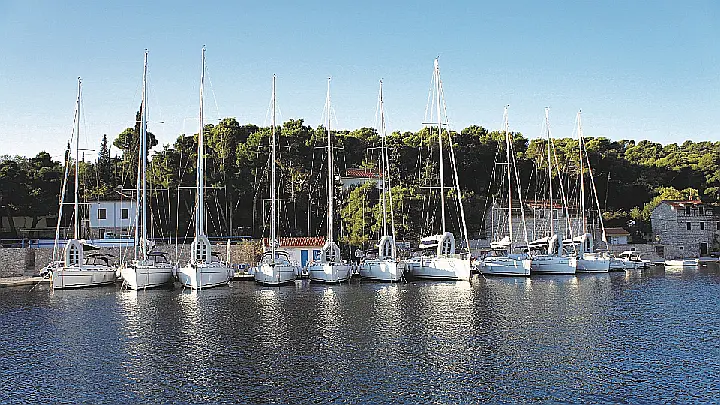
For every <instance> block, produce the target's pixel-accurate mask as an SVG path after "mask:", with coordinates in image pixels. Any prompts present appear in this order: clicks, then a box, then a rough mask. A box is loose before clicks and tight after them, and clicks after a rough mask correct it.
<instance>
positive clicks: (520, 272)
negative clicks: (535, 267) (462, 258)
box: [480, 256, 532, 277]
mask: <svg viewBox="0 0 720 405" xmlns="http://www.w3.org/2000/svg"><path fill="white" fill-rule="evenodd" d="M531 263H532V260H530V259H513V258H510V257H507V256H490V257H486V258H485V260H483V266H482V267H481V268H480V273H482V274H485V275H488V276H525V277H527V276H530V267H531Z"/></svg>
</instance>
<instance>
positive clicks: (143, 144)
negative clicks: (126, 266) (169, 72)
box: [135, 49, 148, 260]
mask: <svg viewBox="0 0 720 405" xmlns="http://www.w3.org/2000/svg"><path fill="white" fill-rule="evenodd" d="M147 60H148V50H147V49H146V50H145V66H144V68H143V87H142V108H141V114H140V115H141V118H140V120H141V123H140V159H142V172H141V173H142V174H141V176H142V237H141V239H140V243H141V244H142V258H143V260H146V259H147V177H146V176H147ZM135 209H136V210H137V207H135ZM135 224H136V226H137V222H136V223H135ZM136 251H137V249H136Z"/></svg>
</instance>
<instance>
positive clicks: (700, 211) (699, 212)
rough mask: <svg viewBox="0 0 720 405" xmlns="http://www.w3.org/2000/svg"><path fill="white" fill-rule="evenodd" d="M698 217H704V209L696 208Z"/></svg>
mask: <svg viewBox="0 0 720 405" xmlns="http://www.w3.org/2000/svg"><path fill="white" fill-rule="evenodd" d="M698 215H705V208H704V207H698Z"/></svg>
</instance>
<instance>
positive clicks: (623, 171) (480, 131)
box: [0, 118, 720, 245]
mask: <svg viewBox="0 0 720 405" xmlns="http://www.w3.org/2000/svg"><path fill="white" fill-rule="evenodd" d="M136 121H138V120H136ZM138 131H139V127H138V126H137V125H136V126H135V127H132V128H128V129H126V130H125V131H123V132H122V133H121V134H119V135H118V136H117V137H116V138H115V139H114V141H113V145H114V146H115V147H117V148H118V149H119V150H120V151H121V154H120V156H117V157H111V156H110V153H109V146H108V139H107V137H104V138H103V141H102V143H101V145H100V149H99V150H100V152H99V153H98V158H97V160H96V161H93V162H81V163H80V173H81V175H80V191H81V195H82V199H83V200H84V201H95V200H102V199H114V200H117V199H122V198H125V199H127V198H132V189H134V187H135V181H136V180H135V179H136V174H137V167H138V148H137V143H138V142H137V140H138ZM278 132H279V157H278V162H277V163H278V175H279V179H280V188H281V190H280V194H279V198H280V199H281V204H280V221H281V223H280V229H281V233H282V234H283V235H296V236H300V235H308V234H309V235H323V234H324V230H325V226H326V224H325V214H326V212H327V206H326V205H327V204H326V202H325V200H326V197H325V192H326V191H325V184H326V182H327V180H326V177H325V171H326V166H325V165H326V162H325V154H326V151H325V150H324V149H322V147H323V146H324V145H325V144H326V131H325V129H324V128H323V127H318V128H312V127H310V126H307V125H305V124H304V122H303V120H301V119H298V120H289V121H287V122H285V123H283V125H282V126H281V128H279V129H278ZM270 134H271V130H270V128H267V127H258V126H255V125H240V124H239V123H238V122H237V121H236V120H235V119H234V118H226V119H223V120H222V121H220V122H219V123H218V124H216V125H206V126H205V139H206V151H207V152H206V153H207V155H206V167H207V172H206V178H207V185H208V187H212V189H209V190H208V192H207V195H208V198H207V200H206V204H207V206H208V216H209V218H208V221H207V222H208V232H209V233H210V234H212V235H250V236H253V237H260V236H263V235H265V234H266V227H267V220H268V218H267V217H268V212H269V209H268V208H267V207H268V202H267V198H268V195H269V192H268V171H269V168H268V167H269V164H268V163H269V162H268V156H269V153H268V152H269V146H268V145H269V136H270ZM333 136H334V144H335V145H336V147H338V150H337V151H336V167H337V173H336V174H337V175H342V174H344V171H345V169H346V168H350V167H360V168H374V167H377V165H378V163H377V160H378V151H377V149H374V148H376V147H377V146H378V144H379V143H380V138H379V137H378V134H377V132H376V131H375V130H374V129H371V128H361V129H357V130H354V131H334V132H333ZM436 137H437V135H436V134H435V133H432V134H431V133H430V132H428V131H427V130H426V129H423V130H420V131H418V132H415V133H413V132H403V133H400V132H395V133H393V134H391V135H389V136H388V138H387V144H388V147H389V155H390V160H391V168H390V170H391V173H390V174H391V181H392V186H393V191H394V195H393V205H394V207H395V226H396V229H397V231H398V233H399V238H401V239H403V238H404V239H414V238H417V237H418V236H419V235H421V234H424V233H426V232H432V231H433V229H432V228H433V224H435V223H437V221H438V219H437V218H438V216H439V212H438V211H437V208H436V207H437V205H438V204H435V203H434V202H436V200H437V198H438V197H437V193H436V192H433V190H432V189H430V188H426V187H425V186H431V185H435V184H437V182H438V179H437V172H438V170H437V154H438V147H437V138H436ZM149 138H150V143H149V145H150V146H156V145H157V141H156V140H155V137H154V136H152V134H150V135H149ZM501 139H503V136H502V134H500V133H498V132H490V131H488V130H487V129H485V128H482V127H479V126H470V127H468V128H465V129H463V130H462V131H460V132H453V133H452V141H453V151H452V152H453V153H454V154H455V157H456V161H457V171H458V175H459V178H460V186H461V188H462V191H463V204H464V207H465V212H466V219H467V224H468V231H469V234H470V237H477V236H478V235H481V234H482V233H483V231H484V229H483V219H484V212H485V209H486V207H487V204H488V196H489V195H491V194H492V192H493V185H492V184H491V178H492V177H493V176H492V174H493V171H494V169H495V157H496V153H497V152H498V149H499V148H504V144H503V143H501V142H498V141H499V140H501ZM446 144H447V143H446ZM196 147H197V134H195V135H194V136H186V135H181V136H179V137H178V138H177V140H176V141H175V143H174V144H173V145H164V146H162V148H161V149H160V150H157V148H156V150H155V152H154V153H153V154H152V156H151V160H150V164H149V166H148V167H149V171H150V174H149V177H150V179H151V183H152V190H153V195H154V198H153V207H152V208H151V211H152V215H153V233H154V235H155V236H174V235H175V234H176V233H177V234H179V235H180V236H184V235H187V234H188V233H189V230H190V229H192V220H191V218H192V214H193V210H194V203H195V200H194V193H193V191H192V189H191V188H189V187H192V186H194V184H195V162H196V158H197V155H196ZM513 147H514V150H515V153H516V156H517V161H518V162H517V165H518V167H519V168H520V171H521V173H520V178H521V181H522V182H523V184H524V185H523V188H524V192H525V194H526V195H528V196H532V195H535V196H537V195H538V192H539V191H540V190H541V189H542V188H543V187H544V186H543V184H545V183H546V181H547V180H546V178H547V176H546V175H545V177H543V175H542V173H544V170H545V169H544V168H546V164H547V162H546V160H547V158H546V156H547V149H546V148H547V143H546V141H545V140H542V139H534V140H528V139H526V138H525V137H523V136H522V135H521V134H519V133H515V134H513ZM586 147H587V150H588V157H589V160H590V162H591V165H592V169H593V174H594V179H595V185H596V187H597V196H598V199H599V201H600V205H601V206H602V208H603V210H604V211H605V214H604V215H605V218H606V221H607V222H609V224H610V225H614V226H626V227H627V226H630V227H631V228H632V229H631V230H632V231H634V232H636V233H637V235H638V236H639V235H640V234H641V233H640V231H642V230H644V229H645V228H646V227H647V220H648V216H649V209H650V208H652V206H653V205H654V204H656V203H657V200H658V199H659V198H681V197H699V198H702V199H703V200H704V201H707V202H715V201H718V199H719V198H720V172H719V171H718V156H720V154H719V152H720V142H698V143H694V142H690V141H687V142H685V143H683V144H681V145H678V144H670V145H666V146H663V145H661V144H659V143H654V142H650V141H640V142H637V143H636V142H635V141H631V140H620V141H612V140H609V139H606V138H587V139H586ZM554 148H555V153H556V155H557V159H558V163H559V165H557V167H556V168H555V171H554V176H553V177H554V180H553V181H554V182H560V181H563V182H568V183H569V179H572V178H573V176H577V174H576V173H577V167H578V164H577V163H578V162H577V160H578V155H579V154H578V142H577V140H576V139H570V138H560V139H555V140H554ZM445 152H448V151H445ZM445 156H446V159H447V156H449V153H446V155H445ZM63 173H64V168H63V163H62V162H57V161H53V160H52V159H51V157H50V155H48V154H47V153H45V152H41V153H39V154H38V155H37V156H35V157H32V158H25V157H8V156H5V157H2V158H0V209H1V210H2V213H1V215H2V216H3V217H6V218H12V217H18V216H28V217H32V218H35V219H36V220H37V218H40V217H42V216H48V215H49V216H52V215H56V213H57V209H58V201H59V197H58V196H59V192H60V188H61V183H62V178H63ZM445 174H446V177H447V178H446V182H445V184H446V185H451V184H452V177H451V175H452V168H451V166H449V165H448V166H447V167H446V170H445ZM337 183H338V193H337V196H338V201H337V203H338V205H339V207H340V208H339V209H338V210H337V212H338V216H339V217H340V218H341V219H342V220H341V221H336V222H338V223H339V224H340V225H339V226H338V232H340V235H341V237H342V238H343V240H344V241H346V242H349V243H351V244H353V245H361V244H364V243H366V242H368V241H372V240H374V239H375V238H376V237H377V231H378V228H379V221H380V218H381V212H380V209H379V204H378V201H379V193H378V191H377V189H376V188H374V187H372V186H371V185H367V186H364V187H358V188H356V189H353V190H352V191H349V192H339V190H340V187H339V182H337ZM678 190H681V191H678ZM72 193H73V190H72V182H70V184H69V185H68V189H67V192H66V196H71V195H72ZM451 194H453V191H452V190H450V191H449V192H448V195H451ZM540 196H541V197H542V198H545V197H546V196H543V195H540ZM449 216H450V218H455V219H457V212H455V213H452V212H451V213H450V214H449ZM62 220H63V221H64V222H66V223H67V222H68V221H69V218H66V217H64V218H63V219H62ZM12 222H13V221H12V220H10V221H9V226H10V229H11V231H10V233H11V235H3V236H4V237H13V236H15V235H17V230H16V229H15V226H14V225H13V224H12ZM455 222H457V221H455ZM435 231H437V229H435ZM13 234H14V235H13Z"/></svg>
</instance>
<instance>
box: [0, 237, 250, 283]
mask: <svg viewBox="0 0 720 405" xmlns="http://www.w3.org/2000/svg"><path fill="white" fill-rule="evenodd" d="M152 250H156V251H161V252H164V253H167V254H168V257H169V258H170V260H171V261H172V262H174V263H177V262H179V263H180V264H183V263H185V262H187V260H188V259H189V258H190V244H189V243H188V244H182V245H160V244H158V245H156V246H155V247H153V249H152ZM98 251H99V252H101V253H106V254H110V255H112V256H113V263H114V264H119V263H120V262H121V260H122V261H127V260H131V259H132V257H133V251H132V249H127V248H123V249H122V250H121V249H120V248H101V249H99V250H98ZM213 251H214V252H217V253H218V254H219V257H220V259H221V260H225V259H226V257H227V245H226V244H224V243H218V244H215V245H213ZM96 252H97V251H96ZM52 253H53V250H52V248H47V249H34V248H0V278H2V277H18V276H31V275H34V274H37V273H38V272H40V270H41V269H42V268H43V267H44V266H45V265H47V264H48V263H50V261H51V260H52ZM261 253H262V247H261V243H260V241H259V240H251V241H243V242H238V243H233V244H231V245H230V263H234V264H236V263H248V264H254V263H255V262H257V260H258V259H259V257H260V254H261ZM59 255H62V250H60V252H59Z"/></svg>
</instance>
